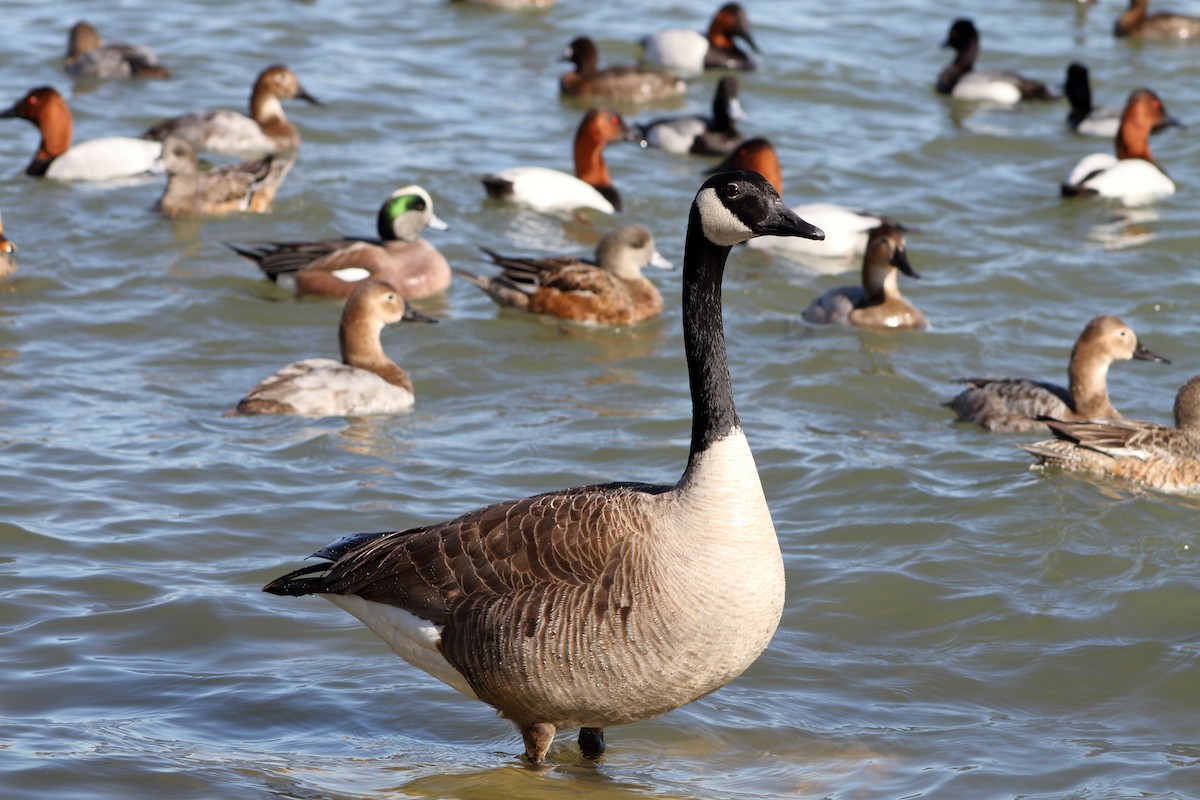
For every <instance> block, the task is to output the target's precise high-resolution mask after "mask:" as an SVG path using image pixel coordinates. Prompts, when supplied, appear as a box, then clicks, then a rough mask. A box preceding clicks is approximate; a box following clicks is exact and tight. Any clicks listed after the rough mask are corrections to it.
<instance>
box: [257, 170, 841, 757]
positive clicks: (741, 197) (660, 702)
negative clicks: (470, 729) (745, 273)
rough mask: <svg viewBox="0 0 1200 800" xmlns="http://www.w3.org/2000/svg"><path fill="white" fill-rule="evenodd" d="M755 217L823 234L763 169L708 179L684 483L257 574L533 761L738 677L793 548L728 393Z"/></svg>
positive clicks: (361, 545) (760, 636) (588, 747)
mask: <svg viewBox="0 0 1200 800" xmlns="http://www.w3.org/2000/svg"><path fill="white" fill-rule="evenodd" d="M764 233H770V234H774V235H783V236H789V235H790V236H818V237H819V236H820V235H821V232H820V231H819V230H817V229H816V228H814V227H813V226H812V225H809V224H808V223H806V222H804V220H802V219H800V218H799V217H797V216H796V215H795V214H794V213H792V212H791V211H790V210H789V209H788V208H787V206H785V205H784V204H783V203H782V202H781V201H780V200H779V196H778V195H777V194H775V191H774V190H773V189H772V188H771V186H770V185H769V184H767V182H766V181H764V180H763V179H762V176H760V175H754V174H753V173H749V172H738V173H731V174H726V175H718V176H716V177H713V178H710V179H709V180H708V181H706V182H705V184H704V185H703V186H702V187H700V191H699V192H698V193H697V195H696V199H695V200H694V201H693V203H692V207H691V213H690V216H689V218H688V230H687V238H686V242H685V244H684V254H685V255H684V265H683V331H684V334H683V342H684V350H685V353H686V356H687V364H688V375H689V385H690V388H691V395H692V408H693V413H692V434H691V450H690V452H689V454H688V458H687V465H686V467H685V468H684V471H683V476H682V477H681V478H680V479H679V480H678V481H676V482H675V483H673V484H665V485H657V484H649V483H636V482H628V481H625V482H619V483H606V484H600V485H593V486H583V487H579V488H573V489H563V490H559V491H553V492H549V493H546V494H540V495H537V496H534V497H529V498H523V499H520V500H513V501H509V502H501V503H495V504H492V505H489V506H485V507H484V508H481V509H479V510H476V511H471V512H469V513H467V514H464V515H463V516H460V517H457V518H455V519H452V520H448V521H445V522H439V523H435V524H432V525H424V526H421V527H417V528H410V529H408V530H403V531H394V532H388V533H365V534H357V535H353V536H347V537H344V538H342V539H340V540H339V541H337V542H336V543H334V544H331V545H329V546H327V547H324V548H322V549H321V550H319V551H317V553H316V556H317V557H318V558H320V559H321V560H322V563H319V564H310V565H308V566H303V567H301V568H299V569H297V570H294V571H292V572H289V573H288V574H286V575H283V576H281V577H279V578H276V579H275V580H273V581H271V582H270V583H268V584H267V585H266V586H264V587H263V591H265V592H269V593H271V594H275V595H283V596H302V595H309V594H317V595H321V596H322V597H325V598H326V599H328V600H329V601H331V602H332V603H334V604H335V605H337V606H338V607H339V608H342V609H344V610H346V611H347V612H349V613H350V614H353V615H354V616H355V617H357V618H358V619H359V620H361V621H362V622H363V623H364V624H365V625H366V626H367V627H368V628H370V629H371V630H372V631H374V632H375V633H376V634H377V635H378V636H379V637H380V638H382V639H383V640H384V641H385V642H387V643H388V644H389V645H390V646H391V648H392V650H393V651H394V652H395V653H396V654H397V655H399V656H400V657H401V658H404V659H405V660H406V661H408V662H410V663H411V664H412V665H413V666H415V667H418V668H419V669H423V670H425V671H426V672H428V673H429V674H430V675H432V676H433V677H435V678H438V679H439V680H441V681H443V682H445V683H447V684H448V685H450V686H452V687H454V688H455V689H458V690H459V691H460V692H462V693H463V694H465V695H466V696H467V697H470V698H472V699H477V700H482V701H483V702H485V703H488V704H489V705H491V706H492V707H494V708H495V709H496V710H497V711H499V713H500V716H502V717H504V718H505V719H507V720H510V721H511V722H512V723H513V724H515V725H516V726H517V728H518V729H519V730H520V733H521V738H522V739H523V741H524V745H525V758H526V759H528V760H529V761H530V762H532V763H534V764H542V763H545V760H546V754H547V753H548V752H549V750H550V745H551V744H552V743H553V741H554V735H555V734H556V733H557V732H558V730H559V728H563V727H567V726H575V727H579V728H580V732H579V744H580V747H581V749H582V750H583V751H584V754H585V755H587V756H592V757H594V756H598V755H599V754H600V753H602V752H603V751H604V749H605V742H604V729H605V728H606V727H608V726H610V725H623V724H626V723H630V722H636V721H638V720H642V719H648V718H650V717H655V716H658V715H659V714H663V713H665V712H667V711H670V710H671V709H674V708H678V707H679V706H682V705H685V704H687V703H690V702H692V701H693V700H696V699H698V698H701V697H704V696H706V695H708V694H711V693H712V692H714V691H716V690H717V689H719V688H720V687H722V686H724V685H725V684H726V683H728V682H729V681H731V680H733V678H734V677H736V676H737V675H740V674H741V673H742V672H743V671H744V670H745V669H746V668H747V667H749V666H750V665H751V664H752V663H754V661H755V659H757V658H758V656H759V654H760V653H761V652H762V651H763V650H764V649H765V648H766V646H767V643H768V642H769V641H770V639H771V636H772V635H773V634H774V632H775V628H776V627H777V626H778V624H779V619H780V615H781V613H782V610H783V605H784V564H783V557H782V556H781V554H780V550H779V540H778V538H777V536H776V534H775V527H774V525H772V523H771V513H770V510H769V509H768V508H767V502H766V499H765V497H764V495H763V489H762V482H761V481H760V480H759V476H758V468H757V467H756V466H755V464H754V456H753V454H752V453H751V451H750V446H749V444H748V443H747V441H746V435H745V433H744V432H743V431H742V426H741V422H740V421H739V420H738V414H737V409H736V408H735V407H734V402H733V387H732V386H731V384H730V380H729V368H728V363H727V362H728V358H727V356H726V352H725V332H724V329H723V327H722V323H721V278H722V274H723V272H724V269H725V260H726V258H727V257H728V255H729V249H730V247H731V246H732V245H734V244H736V243H738V242H740V241H744V240H745V239H748V238H750V237H753V236H759V235H762V234H764ZM354 525H355V526H356V527H355V530H361V527H359V526H361V522H355V523H354ZM668 621H669V623H668ZM701 654H702V655H701ZM564 687H567V688H564Z"/></svg>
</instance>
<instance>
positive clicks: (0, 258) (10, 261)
mask: <svg viewBox="0 0 1200 800" xmlns="http://www.w3.org/2000/svg"><path fill="white" fill-rule="evenodd" d="M16 252H17V246H16V245H15V244H13V243H12V242H11V241H9V239H8V237H7V236H5V235H4V220H3V219H2V218H0V279H3V278H7V277H8V276H9V275H12V274H13V273H14V272H16V271H17V258H16V256H15V255H13V254H14V253H16Z"/></svg>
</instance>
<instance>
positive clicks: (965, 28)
mask: <svg viewBox="0 0 1200 800" xmlns="http://www.w3.org/2000/svg"><path fill="white" fill-rule="evenodd" d="M942 47H953V48H954V51H955V57H954V60H953V61H952V62H950V64H948V65H947V66H946V68H945V69H943V70H942V72H941V74H940V75H938V81H937V90H938V91H939V92H940V93H942V94H948V95H950V96H951V97H956V98H958V99H959V100H988V101H991V102H993V103H1001V104H1004V105H1013V104H1015V103H1019V102H1021V101H1022V100H1054V99H1055V96H1054V95H1053V94H1052V93H1051V92H1050V90H1049V89H1047V88H1046V84H1044V83H1042V82H1040V81H1035V80H1031V79H1029V78H1026V77H1024V76H1023V75H1020V74H1018V73H1016V72H1011V71H1009V70H983V71H978V70H976V69H975V59H976V58H977V57H978V56H979V31H978V30H976V29H975V23H973V22H972V21H971V20H969V19H957V20H955V21H954V24H952V25H951V26H950V33H949V34H948V35H947V36H946V41H944V42H942Z"/></svg>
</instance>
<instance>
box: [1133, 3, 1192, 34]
mask: <svg viewBox="0 0 1200 800" xmlns="http://www.w3.org/2000/svg"><path fill="white" fill-rule="evenodd" d="M1149 6H1150V0H1129V8H1127V9H1125V11H1123V12H1122V13H1121V16H1119V17H1117V21H1116V23H1115V24H1114V25H1113V35H1114V36H1118V37H1123V36H1131V37H1141V38H1143V39H1196V38H1200V17H1189V16H1187V15H1185V14H1170V13H1166V12H1159V13H1157V14H1151V13H1149Z"/></svg>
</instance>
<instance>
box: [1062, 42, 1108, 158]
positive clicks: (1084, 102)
mask: <svg viewBox="0 0 1200 800" xmlns="http://www.w3.org/2000/svg"><path fill="white" fill-rule="evenodd" d="M1063 93H1064V94H1065V95H1066V96H1067V101H1068V102H1070V104H1071V110H1070V111H1069V112H1068V113H1067V127H1068V128H1070V129H1071V130H1073V131H1075V132H1076V133H1082V134H1084V135H1085V136H1103V137H1104V138H1106V139H1111V138H1113V137H1114V136H1116V135H1117V129H1118V128H1120V127H1121V109H1119V108H1108V107H1104V108H1097V107H1096V106H1094V105H1092V85H1091V81H1089V80H1088V68H1087V67H1086V66H1084V65H1083V64H1080V63H1079V62H1078V61H1073V62H1071V64H1069V65H1068V66H1067V82H1066V84H1065V85H1064V88H1063Z"/></svg>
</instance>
